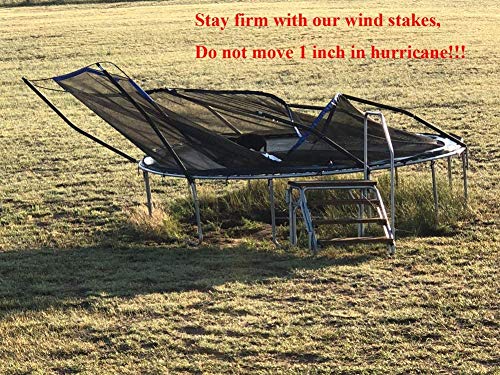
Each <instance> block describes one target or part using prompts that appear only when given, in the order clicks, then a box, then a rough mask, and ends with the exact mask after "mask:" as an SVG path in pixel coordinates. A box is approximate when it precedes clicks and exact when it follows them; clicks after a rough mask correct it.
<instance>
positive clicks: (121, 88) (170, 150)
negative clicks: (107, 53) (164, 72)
mask: <svg viewBox="0 0 500 375" xmlns="http://www.w3.org/2000/svg"><path fill="white" fill-rule="evenodd" d="M96 65H97V66H98V67H99V69H101V71H102V72H103V74H104V75H105V76H106V77H107V78H108V79H109V81H110V82H111V83H112V84H113V85H114V86H115V87H116V88H117V89H118V90H119V91H120V92H121V93H122V94H123V96H125V97H126V98H127V99H128V101H130V103H132V105H133V106H134V107H135V108H136V109H137V110H138V111H139V113H141V115H142V116H143V117H144V119H145V120H146V121H147V123H148V124H149V126H151V128H152V129H153V131H154V132H155V133H156V135H157V136H158V138H160V141H161V142H162V143H163V145H164V146H165V147H166V149H167V151H168V152H169V153H170V155H171V156H172V157H173V158H174V160H175V162H176V163H177V165H178V166H179V168H181V170H182V172H183V173H184V175H185V176H186V178H187V179H188V181H189V182H191V181H192V180H193V178H192V177H191V175H190V174H189V172H188V170H187V168H186V167H185V165H184V163H183V162H182V160H181V159H180V158H179V155H177V153H176V152H175V151H174V149H173V148H172V146H171V145H170V143H169V142H168V140H167V139H166V138H165V136H164V135H163V133H162V132H161V131H160V129H158V127H157V126H156V124H155V123H154V121H153V120H152V119H151V117H150V116H149V115H148V114H147V113H146V111H145V110H144V108H142V107H141V106H140V105H139V104H138V103H137V102H136V101H135V100H134V99H133V98H132V96H130V94H129V93H128V92H127V91H126V90H125V89H124V88H123V87H122V86H121V85H120V84H119V83H118V81H117V80H116V79H114V77H113V76H112V75H111V74H110V73H109V72H108V71H107V70H106V69H104V68H103V67H102V66H101V65H100V64H99V63H97V64H96ZM131 82H133V81H131ZM148 101H149V100H148ZM149 102H150V103H151V104H152V105H153V106H154V107H155V109H156V110H158V111H159V112H160V113H161V114H163V115H164V116H165V114H164V113H163V111H161V110H160V109H159V107H158V105H157V104H156V103H155V102H154V101H153V100H152V99H151V100H150V101H149Z"/></svg>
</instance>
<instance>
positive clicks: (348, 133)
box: [55, 68, 439, 176]
mask: <svg viewBox="0 0 500 375" xmlns="http://www.w3.org/2000/svg"><path fill="white" fill-rule="evenodd" d="M112 77H113V80H114V81H115V82H117V83H118V85H119V86H121V88H122V89H123V90H124V91H125V92H126V93H127V94H128V95H126V94H124V93H123V92H121V90H120V88H118V87H117V85H116V84H115V83H114V82H113V81H112V80H110V79H109V77H108V76H106V75H105V74H104V73H103V72H101V71H98V70H94V69H90V68H87V69H82V70H80V71H78V72H75V73H72V74H69V75H66V76H61V77H57V78H55V80H56V82H57V83H58V84H59V85H60V86H61V87H63V88H64V89H65V90H66V91H67V92H69V93H71V94H72V95H74V96H75V97H76V98H77V99H78V100H80V101H81V102H82V103H83V104H85V105H86V106H87V107H88V108H90V109H91V110H92V111H93V112H95V113H96V114H97V115H98V116H100V117H101V118H102V119H104V120H105V121H106V122H107V123H108V124H110V125H111V126H112V127H113V128H115V129H116V130H117V131H118V132H120V133H121V134H122V135H124V136H125V137H126V138H127V139H129V140H130V141H131V142H132V143H133V144H134V145H136V146H137V147H139V148H140V149H141V150H142V151H143V152H144V153H145V154H146V155H148V156H150V157H152V158H153V159H154V160H155V161H156V164H157V167H158V166H159V169H164V170H168V171H170V172H176V173H178V174H182V173H184V171H183V167H184V168H185V170H186V171H187V172H188V173H189V174H192V175H212V174H217V175H228V176H229V175H234V174H240V175H243V174H261V173H283V172H299V173H300V172H301V171H321V170H328V169H332V168H339V167H352V166H355V165H356V161H355V160H353V158H351V157H349V156H348V155H346V153H345V152H341V151H339V150H338V147H334V146H332V143H336V144H338V145H340V146H341V147H343V148H344V149H346V150H347V151H349V152H351V153H352V154H354V155H355V156H357V157H358V158H360V159H362V157H363V155H362V154H363V113H362V112H360V111H359V110H358V109H356V108H355V107H354V106H353V105H352V104H351V103H350V102H349V101H348V100H347V99H345V98H344V97H342V96H339V98H338V101H337V105H336V108H334V112H333V113H332V114H331V115H329V114H327V115H326V116H324V118H323V119H322V120H321V121H319V123H318V125H317V127H316V129H315V131H314V132H312V133H311V134H309V135H308V136H307V137H306V136H305V135H307V134H308V133H309V131H308V130H307V127H309V126H310V125H311V123H313V121H314V119H315V117H314V116H312V115H310V114H307V113H304V111H299V110H293V111H292V110H291V109H290V108H289V106H288V105H287V104H286V103H285V102H284V101H283V100H281V99H279V98H277V97H276V96H273V95H270V94H266V93H260V92H251V91H213V90H187V89H155V90H150V91H148V94H149V95H148V94H146V93H145V92H143V91H142V89H140V88H139V87H138V86H137V85H136V84H135V83H134V82H133V81H132V80H130V79H129V78H128V77H124V76H121V75H113V76H112ZM128 96H130V97H131V99H132V100H130V98H129V97H128ZM151 100H153V101H154V102H152V101H151ZM134 102H135V103H134ZM137 106H138V107H139V108H140V109H142V111H143V112H145V113H146V114H147V116H144V114H143V113H141V111H140V110H139V109H138V108H137ZM151 123H152V124H153V125H154V126H156V127H157V129H158V130H159V131H160V132H161V134H162V135H163V136H164V137H165V139H166V140H167V141H168V144H169V145H167V144H165V143H164V142H162V140H161V139H160V137H159V136H158V135H157V133H156V132H155V130H154V129H153V127H152V125H151ZM249 134H250V135H252V136H254V137H260V138H261V139H263V142H264V143H265V148H264V149H252V148H249V147H248V145H247V146H245V145H243V143H242V142H241V140H242V136H245V135H249ZM390 134H391V137H392V142H393V144H394V149H395V153H396V157H406V156H412V155H417V154H420V153H423V152H426V151H429V150H432V149H433V148H436V147H438V146H439V144H438V143H437V142H435V141H433V140H432V139H430V138H428V137H424V136H419V135H416V134H412V133H409V132H405V131H401V130H395V129H390ZM301 137H302V138H303V139H302V140H303V143H301V144H300V146H298V147H297V146H296V145H297V142H298V140H299V139H300V138H301ZM291 150H292V151H291ZM173 153H175V154H177V155H178V158H179V159H180V161H181V163H182V165H180V163H179V161H178V160H175V158H174V157H173V155H172V154H173ZM388 157H389V154H388V149H387V143H386V141H385V137H384V133H383V129H382V126H381V125H380V124H379V123H377V122H375V121H370V122H369V160H370V162H371V163H376V162H378V161H381V160H384V159H387V158H388Z"/></svg>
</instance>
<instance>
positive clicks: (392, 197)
mask: <svg viewBox="0 0 500 375" xmlns="http://www.w3.org/2000/svg"><path fill="white" fill-rule="evenodd" d="M369 116H377V117H378V118H380V121H381V122H382V129H383V130H384V135H385V140H386V142H387V147H388V149H389V156H390V175H391V192H390V201H391V228H390V231H391V232H392V238H393V239H395V238H396V226H395V218H396V207H395V201H396V199H395V190H396V189H395V181H396V179H395V174H396V168H395V166H394V164H395V163H394V147H393V145H392V139H391V135H390V133H389V128H388V127H387V123H386V121H385V117H384V114H383V113H382V112H380V111H366V112H365V116H364V137H363V143H364V145H363V154H364V159H363V163H364V178H365V180H368V179H369V178H370V168H369V167H368V118H369ZM384 211H385V209H384Z"/></svg>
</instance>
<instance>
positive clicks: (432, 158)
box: [22, 62, 468, 245]
mask: <svg viewBox="0 0 500 375" xmlns="http://www.w3.org/2000/svg"><path fill="white" fill-rule="evenodd" d="M104 63H106V64H111V65H112V66H113V67H115V68H116V69H118V70H119V71H120V72H121V73H122V74H123V75H124V76H125V77H126V78H128V79H129V80H130V81H131V82H132V83H133V84H134V85H136V84H135V82H133V81H132V79H131V78H130V77H129V76H128V75H127V74H126V73H125V72H124V71H123V70H122V69H120V68H119V67H118V66H116V65H115V64H113V63H110V62H100V63H95V64H92V65H96V66H97V67H98V68H99V69H100V70H101V72H102V74H104V75H105V76H106V77H107V78H108V79H109V80H110V81H111V82H112V83H113V85H115V86H116V88H117V89H118V90H119V91H120V92H121V93H122V94H123V95H124V96H125V97H126V98H127V99H128V100H129V101H130V102H131V103H132V104H133V105H134V106H135V107H136V108H137V110H138V111H139V112H140V113H141V114H142V116H143V117H144V118H145V120H146V121H147V122H148V124H149V125H150V126H151V127H152V129H153V130H154V131H155V133H156V134H157V135H158V137H159V139H160V140H161V142H162V143H163V145H164V146H165V148H166V149H167V151H168V152H169V153H170V155H171V156H172V157H173V158H174V160H175V161H176V163H177V164H178V166H179V168H180V169H181V171H182V174H181V173H179V172H178V171H175V172H174V171H172V170H171V171H168V170H159V169H153V168H151V166H149V165H147V164H146V163H145V159H146V157H144V158H142V159H141V160H140V161H138V160H136V159H135V158H133V157H131V156H130V155H128V154H126V153H125V152H123V151H121V150H119V149H117V148H115V147H113V146H111V145H109V144H108V143H106V142H104V141H102V140H100V139H99V138H97V137H95V136H93V135H91V134H89V133H88V132H86V131H84V130H82V129H80V128H79V127H77V126H76V125H75V124H74V123H73V122H72V121H70V120H69V119H68V118H67V117H66V116H65V115H64V114H63V113H62V112H61V111H60V110H59V109H58V108H57V107H56V106H55V105H54V104H53V103H52V102H51V101H50V100H49V99H48V98H47V97H46V96H45V95H44V94H43V93H42V92H41V91H40V90H39V89H38V87H37V85H36V84H34V83H33V82H36V81H41V80H33V81H30V80H28V79H27V78H25V77H22V80H23V81H24V83H25V84H26V85H27V86H28V87H29V88H30V89H31V90H32V91H34V92H35V93H36V94H37V95H38V96H39V97H40V98H41V99H42V100H43V101H44V102H45V103H46V104H47V105H48V106H49V107H50V108H51V109H52V110H53V111H54V112H55V113H56V114H57V115H58V116H59V117H61V118H62V120H63V121H64V122H65V123H66V124H67V125H69V126H70V127H71V128H72V129H74V130H76V131H77V132H78V133H80V134H82V135H84V136H86V137H88V138H89V139H91V140H92V141H94V142H96V143H98V144H100V145H101V146H104V147H105V148H107V149H109V150H110V151H112V152H114V153H116V154H118V155H120V156H122V157H124V158H125V159H127V161H128V162H133V163H138V168H139V169H140V170H142V172H143V178H144V184H145V189H146V198H147V207H148V211H149V214H150V215H151V214H152V210H153V203H152V195H151V184H150V178H149V174H156V175H160V176H163V177H176V178H186V179H187V181H188V185H189V189H190V190H191V195H192V199H193V205H194V211H195V220H196V224H197V228H198V243H201V242H202V241H203V230H202V223H201V213H200V206H199V199H198V193H197V189H196V180H197V179H198V180H253V179H266V180H267V181H268V190H269V201H270V211H271V227H272V240H273V242H274V243H275V244H276V245H279V243H278V241H277V238H276V212H275V202H274V200H275V197H274V184H273V180H274V179H278V178H302V177H317V176H329V175H337V174H351V173H363V175H364V178H365V179H369V178H370V174H371V172H372V171H375V170H383V169H389V170H390V174H391V192H390V196H391V223H392V225H391V227H392V230H393V233H395V228H394V218H395V211H394V209H395V205H394V193H395V188H396V186H397V169H398V168H400V167H403V166H409V165H413V164H421V163H425V162H430V166H431V174H432V186H433V199H434V208H435V214H436V219H438V218H439V206H438V192H437V183H436V171H435V164H436V161H437V160H439V159H443V158H447V160H448V163H447V167H448V182H449V185H450V186H451V184H452V162H451V159H452V157H453V156H457V157H460V158H461V160H462V172H463V190H464V204H465V205H467V203H468V186H467V185H468V182H467V168H468V149H467V145H466V144H465V143H464V142H463V140H462V139H461V138H459V137H457V136H455V135H453V134H450V133H447V132H445V131H443V130H442V129H440V128H438V127H437V126H435V125H434V124H431V123H429V122H428V121H426V120H424V119H422V118H421V117H419V116H417V115H415V114H413V113H411V112H409V111H407V110H404V109H401V108H398V107H394V106H390V105H386V104H382V103H377V102H374V101H370V100H366V99H361V98H357V97H354V96H351V95H346V94H342V95H343V96H344V97H345V98H346V99H348V100H352V101H355V102H358V103H362V104H366V105H370V106H373V107H377V108H380V109H386V110H389V111H392V112H395V113H400V114H403V115H406V116H408V117H410V118H412V119H414V120H416V121H417V122H419V123H420V124H422V125H424V126H425V127H427V128H429V129H431V130H433V131H434V132H436V133H437V134H438V135H430V134H422V135H425V136H430V137H433V138H434V139H437V140H440V141H442V142H443V143H444V144H445V146H443V147H446V143H448V146H451V145H452V146H454V147H453V148H451V149H450V151H449V152H446V153H439V154H436V152H437V151H438V150H439V149H434V150H431V152H429V151H428V152H425V153H423V154H420V155H414V156H410V157H404V158H394V151H393V148H392V142H391V137H390V134H389V131H388V128H387V125H386V122H385V118H384V116H383V114H382V113H381V112H380V111H367V112H365V113H364V150H363V154H364V160H362V161H361V160H360V159H358V158H357V157H355V156H354V155H353V154H351V153H350V152H349V151H347V150H345V149H343V148H342V147H341V146H340V145H338V144H337V143H335V142H334V141H332V140H331V139H329V138H328V137H326V136H324V135H322V134H321V133H319V132H315V130H314V127H313V126H310V127H309V126H305V125H301V124H298V123H296V122H294V121H293V116H292V114H291V110H290V108H298V109H306V110H319V111H321V113H320V116H318V118H317V119H320V118H321V117H322V116H323V115H324V114H326V113H327V112H329V111H331V108H332V103H334V101H335V100H336V98H337V96H338V95H337V96H336V97H335V98H334V99H332V100H331V101H330V102H329V103H328V104H327V106H326V107H321V106H315V105H306V104H288V103H286V102H285V101H284V100H282V99H281V98H279V97H277V96H275V95H273V94H269V93H265V92H261V91H250V90H199V89H187V91H194V92H196V91H198V92H199V91H203V92H217V93H221V92H224V93H238V94H245V93H249V94H259V95H264V96H268V97H272V98H273V99H275V100H277V101H279V102H280V103H281V104H283V105H284V106H285V108H286V109H287V111H288V114H289V118H290V120H285V119H282V118H279V117H276V116H273V115H271V114H268V113H263V112H260V111H259V112H260V113H258V115H259V116H262V117H264V118H268V119H272V120H274V121H278V122H280V123H281V124H283V125H288V126H291V127H294V128H295V129H296V128H297V127H301V128H303V129H304V128H305V129H306V131H309V132H310V133H314V134H315V135H317V136H319V137H320V138H322V139H323V140H324V141H326V142H327V143H328V144H329V145H330V146H332V147H334V148H335V149H337V150H338V151H340V152H342V153H343V154H345V155H346V156H348V157H349V158H351V159H352V160H354V161H355V162H356V164H357V165H358V167H348V168H339V169H334V168H331V167H325V168H316V170H313V169H314V168H311V170H310V171H307V170H306V171H301V172H296V173H295V172H290V173H271V174H265V173H260V174H259V173H255V174H247V175H245V174H242V175H238V174H230V175H193V174H191V173H190V172H189V171H188V170H187V168H186V167H185V166H184V164H183V162H182V160H181V159H180V158H179V156H178V155H177V153H176V152H175V150H174V149H173V148H172V146H171V145H170V144H169V142H168V140H167V139H166V138H165V137H164V136H163V134H162V133H161V131H160V129H158V128H157V127H156V125H155V124H154V122H153V121H152V119H151V118H150V117H149V116H148V114H147V113H146V112H145V111H144V110H143V109H142V108H141V107H140V106H139V105H138V103H137V102H136V101H135V100H134V99H133V98H132V97H131V96H130V95H129V94H128V93H127V92H126V90H124V88H123V87H122V86H121V85H120V83H119V82H118V80H116V79H114V77H113V76H112V75H111V74H110V73H109V72H108V71H107V70H106V69H104V68H103V67H102V65H101V64H104ZM92 65H89V66H87V67H86V68H89V67H90V66H92ZM82 69H85V68H82ZM42 80H43V79H42ZM137 90H141V95H143V96H144V97H145V98H146V99H148V98H149V99H148V100H149V101H150V102H151V104H152V105H153V106H154V107H155V109H156V110H158V111H159V112H160V113H162V114H163V115H164V116H166V114H165V113H164V112H163V110H162V109H161V108H160V107H159V106H158V105H157V104H156V103H155V102H154V100H153V99H152V98H151V97H150V96H149V93H153V92H155V91H158V90H167V89H164V88H163V89H162V88H160V89H152V90H147V91H143V90H142V89H141V88H140V87H139V86H138V85H137ZM190 100H192V101H194V102H197V101H196V100H195V99H190ZM209 107H210V106H209ZM215 112H216V111H215ZM369 116H378V117H379V118H380V120H381V123H382V126H383V128H384V134H385V137H386V142H387V145H388V148H389V153H390V160H389V161H378V162H377V163H376V164H370V163H369V161H368V147H367V122H368V117H369ZM433 154H434V155H433ZM304 169H306V168H304ZM360 214H361V213H360Z"/></svg>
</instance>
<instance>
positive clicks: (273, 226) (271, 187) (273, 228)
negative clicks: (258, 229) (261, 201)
mask: <svg viewBox="0 0 500 375" xmlns="http://www.w3.org/2000/svg"><path fill="white" fill-rule="evenodd" d="M267 186H268V188H269V205H270V206H271V231H272V237H273V238H272V240H273V243H274V244H275V245H276V246H280V244H279V242H278V240H277V239H276V212H275V207H274V184H273V179H272V178H270V179H269V180H267Z"/></svg>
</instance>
